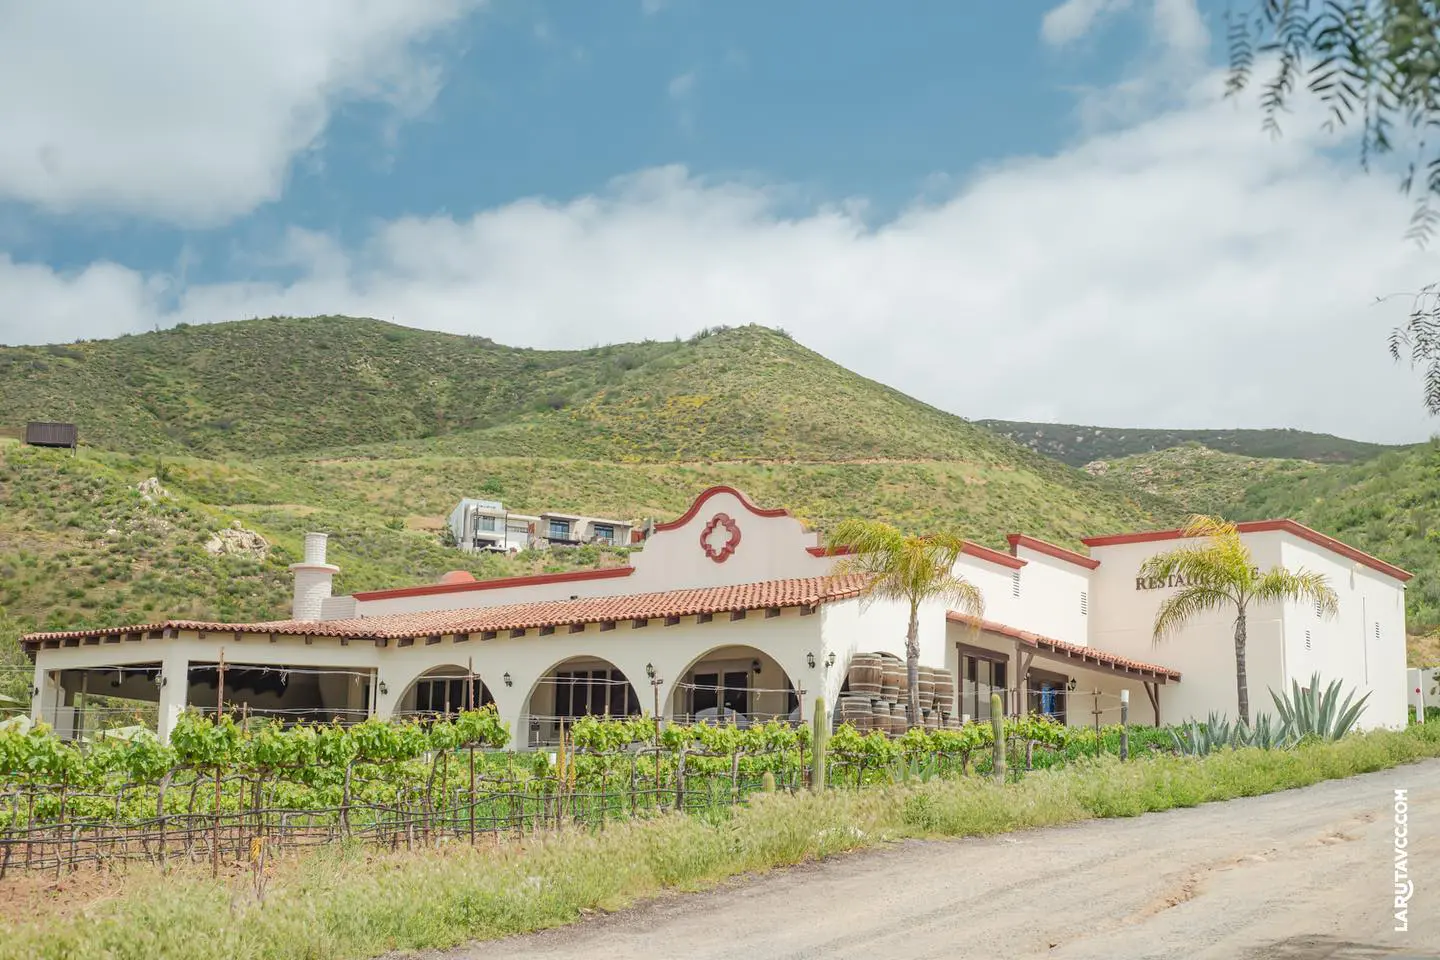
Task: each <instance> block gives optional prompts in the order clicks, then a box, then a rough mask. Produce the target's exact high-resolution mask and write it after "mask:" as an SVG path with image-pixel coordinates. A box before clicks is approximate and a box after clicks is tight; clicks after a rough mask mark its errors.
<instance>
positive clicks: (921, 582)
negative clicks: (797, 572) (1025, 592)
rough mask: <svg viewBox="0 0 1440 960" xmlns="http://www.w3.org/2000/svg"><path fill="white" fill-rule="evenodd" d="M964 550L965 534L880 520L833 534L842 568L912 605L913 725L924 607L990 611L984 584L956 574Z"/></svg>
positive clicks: (908, 653)
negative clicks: (911, 531) (913, 530)
mask: <svg viewBox="0 0 1440 960" xmlns="http://www.w3.org/2000/svg"><path fill="white" fill-rule="evenodd" d="M964 548H965V541H964V540H962V539H961V538H960V537H956V536H951V535H948V534H940V535H937V536H931V537H915V536H907V535H905V534H903V533H901V532H900V531H899V530H897V529H895V528H894V527H892V526H890V524H888V523H883V522H881V521H879V520H846V521H843V522H842V523H841V524H840V525H839V526H838V527H836V529H835V531H834V533H833V534H832V535H831V537H830V552H832V553H839V554H842V556H841V557H840V560H839V562H838V563H837V564H836V571H837V572H840V573H859V574H864V575H865V576H866V577H868V578H869V579H868V580H867V581H866V585H865V588H864V594H865V595H866V596H870V597H877V598H880V599H882V600H896V601H900V602H903V603H907V604H909V605H910V625H909V628H908V629H907V630H906V632H905V672H906V673H907V674H908V675H909V678H910V702H909V703H908V704H907V705H906V706H907V710H906V712H907V713H908V715H909V722H910V725H911V726H915V725H917V724H919V723H920V686H919V683H918V679H919V674H920V605H921V604H922V603H926V602H928V601H941V600H944V601H948V602H949V603H950V604H951V605H952V606H955V607H957V608H959V609H960V611H961V612H963V613H968V614H971V615H972V616H977V617H978V616H980V615H981V614H982V613H983V612H984V610H985V600H984V598H983V597H982V596H981V595H980V588H979V587H976V586H975V585H974V584H973V583H971V582H970V581H969V580H966V579H965V578H964V577H962V576H960V575H959V574H957V573H955V569H954V568H955V561H956V560H958V559H959V558H960V553H961V551H962V550H964Z"/></svg>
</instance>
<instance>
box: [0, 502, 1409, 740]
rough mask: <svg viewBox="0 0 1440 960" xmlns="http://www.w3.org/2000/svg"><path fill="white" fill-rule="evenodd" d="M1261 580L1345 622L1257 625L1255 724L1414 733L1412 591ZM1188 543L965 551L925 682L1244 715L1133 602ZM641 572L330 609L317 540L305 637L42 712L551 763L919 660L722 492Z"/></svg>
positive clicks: (1214, 645)
mask: <svg viewBox="0 0 1440 960" xmlns="http://www.w3.org/2000/svg"><path fill="white" fill-rule="evenodd" d="M1241 530H1242V532H1243V537H1244V539H1245V542H1246V543H1247V544H1248V545H1249V547H1250V549H1251V550H1252V551H1253V552H1254V555H1255V559H1256V562H1257V564H1258V565H1259V566H1261V567H1262V568H1264V567H1268V566H1271V565H1273V564H1276V563H1283V564H1285V565H1287V566H1289V567H1292V568H1297V567H1302V566H1303V567H1307V568H1309V569H1313V570H1319V571H1321V572H1324V573H1325V574H1326V575H1327V576H1328V577H1329V578H1330V582H1331V584H1332V586H1333V587H1334V588H1335V589H1336V591H1337V592H1338V594H1339V596H1340V615H1339V616H1338V617H1337V618H1335V619H1333V620H1328V621H1326V620H1321V619H1319V618H1317V617H1315V615H1314V611H1313V610H1309V609H1301V608H1298V607H1293V608H1292V606H1291V605H1287V606H1285V607H1283V608H1280V607H1276V608H1274V609H1265V608H1258V609H1255V610H1252V611H1251V612H1250V655H1249V660H1248V663H1249V671H1250V699H1251V703H1252V711H1256V710H1265V709H1268V708H1269V705H1270V704H1269V696H1268V694H1267V692H1266V691H1267V689H1269V688H1277V689H1278V688H1280V687H1281V686H1282V685H1284V686H1288V684H1289V680H1290V678H1292V677H1295V678H1299V679H1301V680H1302V682H1303V681H1305V680H1308V678H1309V676H1310V674H1311V673H1312V672H1313V671H1315V670H1319V671H1320V672H1321V674H1322V676H1324V677H1325V678H1326V679H1330V678H1335V677H1339V678H1341V679H1342V680H1343V681H1344V683H1345V685H1346V686H1347V687H1348V686H1355V687H1359V688H1360V689H1361V690H1362V691H1369V692H1370V694H1371V697H1370V703H1369V708H1368V709H1367V711H1366V713H1365V715H1364V717H1363V718H1362V724H1364V725H1367V726H1381V725H1384V726H1399V725H1401V724H1403V722H1404V718H1405V704H1406V697H1407V688H1406V683H1407V679H1406V674H1405V652H1404V651H1405V630H1404V625H1405V624H1404V583H1405V581H1406V580H1408V579H1409V576H1410V575H1409V574H1408V573H1406V572H1405V571H1403V570H1400V569H1398V568H1396V567H1394V566H1392V565H1390V564H1387V563H1385V562H1384V561H1382V560H1378V559H1376V558H1374V557H1371V556H1368V555H1367V554H1364V553H1361V552H1360V551H1358V550H1355V549H1353V548H1351V547H1348V546H1346V545H1344V544H1342V543H1339V542H1338V541H1335V540H1332V539H1330V538H1328V537H1325V536H1323V535H1321V534H1319V533H1316V532H1315V531H1312V530H1309V529H1308V528H1306V527H1303V526H1301V525H1299V524H1296V523H1293V522H1290V521H1273V522H1265V523H1254V524H1242V525H1241ZM1178 537H1179V533H1178V531H1160V532H1151V533H1139V534H1127V535H1123V536H1111V537H1097V538H1093V539H1091V540H1089V541H1087V545H1088V547H1089V551H1090V552H1089V554H1088V555H1085V554H1080V553H1077V552H1074V551H1071V550H1067V549H1064V548H1061V547H1057V546H1054V545H1052V544H1048V543H1045V542H1044V541H1041V540H1037V539H1035V538H1032V537H1028V536H1024V535H1022V534H1014V535H1011V536H1010V537H1009V544H1010V547H1009V550H1008V551H1000V550H994V549H990V548H988V547H983V546H980V545H977V544H969V545H967V547H966V550H965V553H964V554H963V555H962V557H961V558H960V560H959V562H958V564H957V572H958V573H960V574H962V575H963V576H965V577H966V578H968V579H969V580H971V581H972V582H973V583H975V584H976V585H977V586H978V587H979V588H980V589H981V591H982V592H983V595H984V598H985V605H986V609H985V613H984V616H983V617H982V618H980V619H978V620H977V619H972V618H968V617H964V616H961V615H959V614H956V613H954V612H952V611H949V610H947V609H946V608H945V607H944V606H943V605H939V604H935V605H931V606H930V607H928V608H926V609H924V610H922V615H921V624H920V645H921V662H922V663H923V664H926V665H932V666H935V667H937V668H940V667H943V668H944V669H945V671H946V672H948V673H949V674H950V675H951V676H952V677H953V678H954V679H955V697H954V700H953V702H952V703H950V704H948V706H949V707H950V708H951V709H950V710H949V711H947V712H949V713H953V714H955V715H960V716H964V715H969V716H972V717H980V716H985V715H987V714H988V711H989V695H990V692H991V690H992V689H996V690H999V691H1001V692H1002V693H1003V694H1004V696H1005V699H1006V704H1007V710H1009V711H1010V712H1016V711H1026V710H1038V711H1042V712H1046V713H1050V714H1053V715H1055V716H1057V717H1059V718H1061V719H1063V720H1065V721H1066V722H1069V723H1072V724H1091V723H1094V722H1096V719H1097V714H1098V719H1099V720H1100V722H1103V723H1113V722H1115V721H1117V720H1118V719H1119V703H1120V694H1121V691H1128V696H1129V699H1130V704H1131V718H1132V720H1133V721H1134V722H1138V723H1154V722H1173V721H1178V720H1182V719H1185V718H1187V717H1190V716H1200V717H1203V716H1204V715H1205V714H1207V713H1208V712H1210V711H1212V710H1214V711H1219V712H1222V713H1227V714H1229V715H1231V716H1234V715H1235V713H1236V709H1237V706H1236V693H1235V680H1234V653H1233V643H1232V631H1231V624H1230V622H1229V620H1228V618H1224V617H1217V618H1215V619H1214V620H1212V621H1204V622H1197V623H1195V624H1193V625H1192V626H1190V627H1189V628H1187V629H1186V630H1185V632H1184V633H1183V634H1181V635H1180V636H1178V637H1176V638H1174V639H1173V640H1169V641H1166V642H1165V643H1164V644H1163V645H1161V646H1156V645H1155V644H1153V643H1152V641H1151V639H1150V627H1151V622H1152V619H1153V616H1154V612H1155V608H1156V606H1157V604H1158V603H1159V602H1160V600H1161V598H1162V597H1163V596H1164V595H1165V593H1166V591H1167V590H1169V589H1172V588H1170V587H1168V586H1166V585H1160V584H1146V583H1143V582H1137V571H1138V568H1139V566H1140V564H1141V563H1142V562H1143V561H1144V560H1145V559H1146V558H1147V557H1149V556H1151V555H1152V554H1154V553H1156V552H1160V551H1163V550H1166V549H1170V548H1173V547H1174V546H1175V545H1176V542H1177V538H1178ZM630 559H631V565H630V566H624V567H615V568H610V569H601V570H586V571H579V572H574V573H565V574H554V575H542V576H529V577H514V578H508V579H501V580H489V581H475V580H474V579H473V578H471V577H470V575H469V574H465V573H454V574H449V575H447V576H446V577H445V578H443V580H442V582H440V583H434V584H424V585H419V586H408V587H399V588H396V589H391V590H379V591H369V592H363V593H356V594H353V595H349V596H330V595H329V593H330V584H331V582H332V580H331V578H332V577H333V575H334V573H335V569H336V568H334V567H333V566H332V565H329V564H327V563H326V562H325V550H324V536H323V535H320V534H312V535H310V537H308V538H307V543H306V558H305V562H303V563H301V564H297V565H296V569H297V579H296V602H295V609H294V610H293V611H292V617H291V618H290V619H287V620H277V621H270V622H263V623H248V624H240V623H234V624H232V623H206V622H195V621H178V620H169V621H161V622H156V623H149V624H139V625H131V626H117V627H112V628H104V629H91V630H73V631H65V632H60V633H36V634H30V635H28V636H26V637H24V638H23V643H24V646H25V649H26V650H27V652H28V653H29V654H30V655H31V656H32V657H33V658H34V662H35V682H34V691H33V692H34V700H33V705H32V713H33V716H34V717H35V718H36V719H39V720H45V721H47V722H49V723H51V724H53V725H54V726H55V727H56V728H57V729H58V730H60V731H61V732H62V733H65V734H69V733H73V732H74V731H75V729H76V726H77V717H76V714H77V709H78V712H80V713H81V714H82V716H81V717H80V719H79V724H80V726H82V727H83V728H84V729H89V728H91V727H92V726H93V723H92V722H90V721H86V720H85V719H84V717H83V712H84V703H85V701H86V698H87V697H88V696H90V695H93V694H96V693H102V694H110V695H114V696H123V697H130V698H135V699H145V700H151V701H157V702H158V705H159V726H160V730H161V731H162V733H168V731H169V729H170V726H171V725H172V724H173V723H174V719H175V717H176V716H177V715H178V714H179V712H180V711H181V710H183V709H184V708H185V707H186V705H187V704H197V705H200V706H204V707H207V708H210V709H213V708H214V707H215V704H216V701H217V694H218V690H217V686H218V684H217V680H218V679H219V665H220V664H221V663H222V662H223V663H224V664H225V674H224V676H225V688H224V689H225V697H224V699H225V703H226V704H227V706H233V707H234V708H235V709H240V708H241V706H242V705H243V708H244V709H245V710H247V711H249V712H251V713H252V714H257V715H258V714H264V713H276V714H279V715H282V716H286V717H292V718H317V719H332V718H334V719H359V718H363V717H364V716H367V715H370V714H376V715H380V716H390V715H395V714H403V713H410V712H420V713H427V712H440V711H450V710H455V709H459V708H461V707H463V706H464V705H465V704H466V703H468V702H470V701H471V699H472V698H473V700H474V702H477V703H483V702H493V703H494V704H495V706H496V709H497V710H498V711H499V712H500V714H501V716H502V717H503V718H504V719H505V720H507V721H508V722H509V723H510V724H511V728H512V731H513V734H514V744H515V745H516V746H524V745H527V744H533V743H543V742H548V741H549V740H550V739H551V738H552V737H553V736H554V732H555V729H556V725H557V724H558V723H559V722H561V721H562V720H563V719H564V718H567V717H573V716H577V715H580V714H584V713H605V712H609V713H611V714H621V713H630V712H637V711H642V710H643V711H651V710H654V709H656V708H657V706H658V709H659V711H660V713H661V714H662V715H664V716H667V717H684V716H691V715H700V716H713V715H715V714H716V713H717V711H724V712H726V713H727V715H728V713H729V712H730V711H733V712H734V714H735V715H736V716H738V717H741V718H746V717H754V718H766V717H770V716H781V717H791V718H803V716H804V715H806V714H807V713H808V711H809V709H810V703H811V702H812V701H813V698H814V697H816V696H824V697H825V698H826V700H827V702H828V703H831V704H833V703H835V701H836V698H837V696H838V695H840V694H841V693H842V689H843V688H844V685H845V682H846V668H847V665H848V664H849V662H850V659H851V656H852V655H853V654H855V653H857V652H876V651H883V652H888V653H892V654H895V655H898V656H901V657H903V655H904V637H905V628H906V616H907V614H906V610H905V609H904V607H903V606H901V605H899V604H894V603H889V602H884V601H872V600H871V599H869V598H867V597H865V596H864V595H863V590H862V588H863V582H862V580H861V579H860V578H858V577H856V576H854V575H835V573H834V566H835V563H836V558H835V557H834V556H831V555H829V554H827V552H826V550H825V548H824V546H823V545H822V544H821V543H820V541H819V538H818V535H817V534H815V533H814V532H811V531H807V530H806V529H805V528H804V527H803V525H802V524H801V523H800V522H799V521H798V520H796V519H794V518H793V517H791V516H790V515H789V514H788V513H787V512H786V511H784V510H779V509H765V508H762V507H759V506H757V505H755V504H753V503H751V502H750V501H749V500H748V499H746V498H745V497H744V496H743V495H742V494H741V493H739V492H738V491H736V490H733V489H731V488H729V487H713V488H711V489H709V490H706V491H704V492H703V493H701V494H700V495H699V496H698V497H697V498H696V500H695V502H694V503H693V504H692V505H691V507H690V509H689V510H687V511H686V512H685V514H684V515H682V516H681V517H679V518H677V519H675V520H673V521H670V522H668V523H660V524H656V525H655V527H654V530H653V533H652V534H651V535H650V537H649V538H648V539H647V540H646V541H645V542H644V545H643V548H642V549H639V550H637V551H636V552H635V553H634V554H633V555H632V556H631V558H630Z"/></svg>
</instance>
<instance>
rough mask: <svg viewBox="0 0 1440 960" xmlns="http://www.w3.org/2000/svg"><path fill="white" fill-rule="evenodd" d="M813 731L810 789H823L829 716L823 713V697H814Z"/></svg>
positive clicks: (828, 736)
mask: <svg viewBox="0 0 1440 960" xmlns="http://www.w3.org/2000/svg"><path fill="white" fill-rule="evenodd" d="M812 715H813V716H814V718H815V719H814V721H813V722H814V725H815V726H814V733H813V735H812V737H811V742H810V753H811V756H812V758H813V761H812V762H811V764H810V789H811V790H813V791H815V792H816V793H819V792H820V791H821V790H824V789H825V741H826V740H829V739H830V718H829V717H827V716H826V715H825V698H824V697H816V698H815V712H814V713H813V714H812Z"/></svg>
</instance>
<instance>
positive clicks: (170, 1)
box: [0, 0, 478, 225]
mask: <svg viewBox="0 0 1440 960" xmlns="http://www.w3.org/2000/svg"><path fill="white" fill-rule="evenodd" d="M477 2H478V0H408V2H406V3H384V2H375V0H305V2H304V3H294V2H290V0H251V2H247V3H244V4H239V5H236V4H218V5H217V4H207V3H193V2H189V0H134V2H131V3H99V4H96V3H84V2H82V0H47V2H45V3H5V4H0V130H3V131H4V134H3V135H0V199H4V198H8V199H12V200H19V201H22V202H28V203H32V204H36V205H39V206H41V207H43V208H46V209H49V210H52V211H57V212H62V213H64V212H75V211H86V212H90V211H97V210H98V211H112V212H119V213H126V214H136V215H140V216H143V217H147V218H152V219H159V220H166V221H171V222H176V223H181V224H185V225H209V224H216V223H220V222H224V221H225V220H227V219H229V218H232V217H235V216H238V215H241V214H243V213H246V212H248V211H250V210H252V209H254V208H255V207H256V206H258V205H260V204H262V203H264V202H266V201H269V200H273V199H275V198H276V197H278V196H279V195H280V192H281V190H282V189H283V186H284V182H285V179H286V175H287V173H288V170H289V168H290V165H291V163H292V162H293V161H294V160H295V158H296V157H297V156H299V155H301V154H303V153H305V152H306V151H308V150H310V149H312V148H313V147H315V146H316V145H317V144H318V143H319V141H320V139H321V138H322V136H323V134H324V131H325V128H326V125H327V123H328V121H329V118H330V115H331V113H332V111H333V110H334V109H335V108H336V106H337V105H339V104H341V103H344V102H348V101H356V100H362V101H372V102H379V103H382V104H385V105H386V106H387V107H389V108H390V109H391V111H392V116H393V117H399V118H404V117H407V116H413V115H414V114H416V113H418V112H420V111H423V110H424V109H425V108H426V107H427V106H428V105H429V103H430V102H431V100H432V99H433V97H434V95H435V93H436V91H437V90H438V87H439V71H438V67H437V66H436V64H434V63H433V62H430V61H428V60H427V59H426V57H425V56H424V54H423V52H422V51H421V50H419V49H418V46H419V45H420V44H421V43H422V42H423V41H424V40H426V39H428V38H430V37H432V36H434V35H435V33H436V31H438V30H440V29H441V28H442V27H444V26H446V25H448V24H451V23H453V22H455V21H456V20H458V19H459V18H461V17H462V16H464V15H465V14H466V13H467V12H468V11H469V10H470V9H471V8H473V7H474V6H475V5H476V3H477Z"/></svg>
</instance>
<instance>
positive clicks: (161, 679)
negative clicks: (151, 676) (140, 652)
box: [155, 673, 170, 687]
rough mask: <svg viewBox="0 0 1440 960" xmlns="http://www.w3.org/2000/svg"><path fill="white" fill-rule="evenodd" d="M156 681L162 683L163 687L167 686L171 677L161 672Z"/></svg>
mask: <svg viewBox="0 0 1440 960" xmlns="http://www.w3.org/2000/svg"><path fill="white" fill-rule="evenodd" d="M155 682H156V683H158V684H160V686H162V687H163V686H166V685H168V684H169V683H170V678H169V677H167V676H165V674H163V673H162V674H160V675H159V676H157V677H156V678H155Z"/></svg>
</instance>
